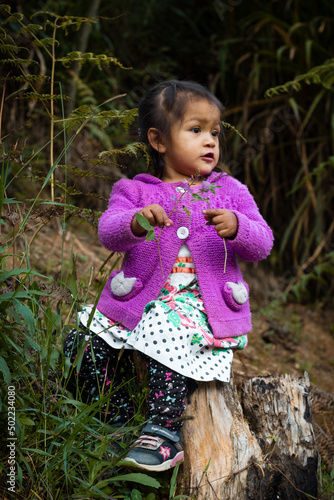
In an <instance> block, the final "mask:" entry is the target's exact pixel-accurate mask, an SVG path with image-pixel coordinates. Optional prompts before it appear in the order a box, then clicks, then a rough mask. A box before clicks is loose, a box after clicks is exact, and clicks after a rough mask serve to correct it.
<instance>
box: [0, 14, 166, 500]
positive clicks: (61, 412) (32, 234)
mask: <svg viewBox="0 0 334 500" xmlns="http://www.w3.org/2000/svg"><path fill="white" fill-rule="evenodd" d="M5 11H6V12H7V13H8V17H7V18H5V20H4V21H3V22H2V24H1V26H0V36H1V37H2V41H4V40H5V41H6V42H7V43H6V44H3V45H2V49H3V52H4V53H5V54H6V57H5V58H4V59H3V61H2V62H3V64H5V65H7V63H8V64H9V65H10V66H11V67H13V68H14V69H12V70H10V71H11V73H10V76H9V77H8V78H6V79H5V80H3V84H4V85H3V93H2V101H1V102H2V104H1V108H0V124H1V126H0V130H2V131H3V130H4V126H7V123H5V121H4V116H5V109H6V108H5V106H6V103H5V100H7V99H14V98H17V97H18V96H20V97H21V94H22V92H23V94H22V97H23V98H24V100H22V99H20V102H27V103H28V105H29V106H30V105H33V106H34V112H35V114H34V115H33V114H32V115H31V118H32V121H33V123H34V124H36V123H38V120H42V122H43V121H44V123H45V124H46V123H48V127H47V128H48V129H50V123H51V125H53V126H56V127H58V131H57V132H56V133H54V130H53V129H52V127H51V137H50V139H49V140H48V142H47V143H46V144H43V145H42V146H40V147H37V148H36V149H37V150H36V151H34V148H35V146H36V144H33V145H27V144H25V145H23V146H19V145H18V142H16V143H15V142H14V144H13V145H12V146H11V147H9V146H7V144H6V141H5V139H6V136H7V141H8V140H9V139H8V138H9V137H10V136H11V132H10V131H9V130H8V128H7V129H5V133H4V134H2V133H0V137H1V140H0V143H1V147H2V150H1V155H0V156H1V160H2V161H1V177H0V212H1V219H0V224H1V226H0V229H1V233H0V234H1V244H0V263H1V270H2V273H1V275H0V289H1V292H0V327H1V337H0V352H1V354H0V408H1V414H0V421H1V429H2V432H3V436H2V437H3V438H4V439H7V438H8V432H10V433H12V434H11V437H13V439H14V437H15V442H14V441H11V442H14V444H15V462H14V463H15V466H12V467H14V470H15V475H16V478H15V484H16V489H15V494H14V491H13V490H9V489H8V484H7V478H8V474H10V472H11V469H10V466H11V463H10V462H9V459H10V458H9V457H10V456H9V455H8V449H7V448H4V449H3V450H2V452H1V459H2V460H1V466H0V467H1V469H0V472H1V475H2V477H3V481H2V485H1V487H0V491H1V493H0V496H1V497H8V496H9V497H10V496H11V493H10V492H11V491H12V493H13V495H14V496H15V498H25V499H33V498H36V497H38V498H43V499H44V498H59V499H60V498H111V497H114V496H115V495H117V497H118V498H125V497H127V496H129V495H131V496H132V497H133V495H134V494H135V493H134V492H136V491H137V492H139V494H140V495H141V496H142V497H143V498H144V496H145V497H147V498H151V499H152V498H155V493H154V492H157V491H158V490H164V489H166V486H163V487H162V486H161V482H160V481H158V480H157V479H155V478H154V477H152V476H150V475H147V474H143V473H137V472H134V473H127V472H126V471H124V470H122V469H120V462H121V460H122V458H123V457H124V456H125V454H126V453H127V450H128V448H129V444H130V442H131V441H132V439H133V435H134V434H138V432H139V430H140V428H141V425H142V422H143V419H144V417H143V415H141V409H142V408H143V407H144V406H145V405H144V400H145V390H143V391H142V390H141V388H140V387H135V388H134V387H133V386H134V384H135V382H134V381H133V380H130V381H129V382H128V383H127V385H128V387H129V390H131V391H135V392H136V393H137V396H136V398H137V400H138V413H137V414H136V415H135V417H134V419H133V422H132V427H131V426H129V427H127V428H126V429H119V428H115V427H114V426H113V425H112V422H111V423H106V422H105V420H104V417H103V414H102V412H101V405H103V404H105V403H106V402H107V401H108V397H109V395H108V394H101V399H100V400H99V401H98V402H95V403H92V404H88V405H86V404H83V403H82V401H81V395H80V392H79V391H78V390H77V391H76V392H73V390H71V391H69V390H68V388H67V385H68V381H69V379H70V376H71V370H70V368H69V362H68V360H67V358H65V357H64V356H63V355H62V344H63V339H64V336H65V335H66V334H67V332H68V331H69V329H70V328H71V327H73V326H75V323H76V321H75V313H76V311H77V310H78V308H79V307H80V305H81V304H82V303H83V302H86V301H87V300H88V299H87V297H88V296H89V295H91V294H93V295H95V296H96V297H98V296H99V293H100V291H101V290H102V288H103V286H104V283H105V281H106V279H107V276H108V275H109V274H110V271H111V269H113V266H114V265H115V264H116V262H117V260H115V258H114V256H113V255H111V256H110V257H109V258H108V259H107V260H106V261H105V262H104V263H103V264H102V266H101V268H100V270H99V272H98V273H97V274H96V275H95V276H94V273H93V269H87V273H86V275H85V279H82V278H79V277H78V275H77V266H76V258H75V256H74V255H72V257H71V262H70V264H69V267H68V268H67V267H66V262H65V259H64V258H62V260H61V262H60V263H59V264H60V266H61V267H60V270H59V271H58V272H54V273H52V274H50V275H47V274H45V273H43V272H38V271H37V270H36V258H34V257H33V251H34V242H35V240H36V238H37V235H38V233H39V232H40V231H42V230H44V229H45V228H46V227H47V225H48V224H51V225H52V224H54V223H57V221H58V222H61V234H62V245H64V241H65V238H66V235H67V231H68V229H69V225H70V224H71V223H72V222H74V221H77V220H78V219H79V220H81V221H84V222H85V223H89V224H91V225H92V226H93V227H96V225H97V220H98V217H99V212H97V211H96V210H92V209H87V208H80V207H78V206H76V205H75V204H73V203H69V202H68V199H69V197H70V196H71V197H73V196H74V195H76V194H78V192H80V191H79V190H76V189H75V185H76V184H75V183H74V186H70V185H68V183H67V178H66V175H65V176H64V181H63V182H61V180H60V179H59V178H58V179H55V178H53V175H54V173H55V172H56V171H59V169H60V168H63V169H64V172H71V171H72V172H73V173H74V176H75V177H78V176H79V177H80V176H81V177H83V178H84V177H85V176H86V175H87V177H88V176H89V174H90V175H91V177H90V179H92V178H95V177H96V178H98V179H101V178H103V179H105V178H107V176H103V175H101V174H96V173H94V172H88V173H87V171H81V170H80V169H78V168H76V167H74V166H73V165H69V164H68V163H65V164H63V166H62V167H61V161H62V160H63V159H65V161H66V159H67V155H68V152H69V148H70V146H71V144H72V143H73V141H74V140H75V138H76V137H78V136H79V135H80V133H82V132H83V130H84V128H85V127H86V126H90V125H92V126H93V125H94V127H95V129H93V128H91V131H93V130H95V132H96V131H97V130H100V131H103V130H104V129H105V127H108V126H109V125H110V123H111V122H114V121H115V119H116V120H118V121H119V122H121V123H122V125H123V126H124V127H125V129H126V128H127V127H128V126H129V125H130V124H131V122H132V120H133V118H134V116H135V113H136V112H135V110H129V109H128V110H121V109H113V108H110V109H107V110H106V111H105V110H101V109H100V107H101V106H102V105H101V106H99V105H98V104H97V101H96V100H95V97H94V96H93V95H90V99H91V101H90V105H89V106H87V105H83V106H82V107H79V108H77V109H76V110H75V111H74V112H73V114H72V115H70V116H69V117H68V118H67V119H66V120H64V111H63V104H64V101H65V100H66V96H65V95H64V94H63V93H62V92H61V93H60V94H59V96H58V94H56V93H54V92H53V91H52V89H53V86H52V85H53V84H54V83H55V77H56V63H58V62H59V61H57V60H56V58H55V57H54V54H53V53H52V52H50V51H49V49H48V47H49V46H52V48H53V49H55V47H56V46H59V44H58V43H57V40H56V38H55V36H56V33H57V30H58V29H63V28H64V29H66V30H69V29H70V27H71V26H75V27H80V25H81V24H82V23H85V22H91V21H90V20H87V19H84V18H83V17H80V19H79V18H74V17H68V16H65V17H62V18H61V17H59V18H58V19H57V21H58V24H56V22H51V21H50V20H49V23H48V24H47V26H51V27H52V28H53V30H54V31H53V32H54V35H55V36H54V37H53V38H52V39H49V40H48V42H46V39H43V43H37V41H38V40H39V39H38V38H36V37H37V35H36V33H37V34H39V35H40V34H42V33H43V35H44V32H43V31H42V27H41V26H40V25H36V26H34V27H33V26H32V25H30V24H25V18H24V16H23V15H21V14H17V13H12V12H11V9H10V8H9V7H5ZM43 15H47V16H50V17H51V18H52V15H51V14H50V13H46V12H44V13H43ZM45 27H46V26H44V28H45ZM20 37H22V45H20V43H19V42H20ZM27 40H28V41H29V43H27ZM23 42H24V43H26V44H27V45H30V49H31V47H38V48H39V49H40V50H42V49H43V50H45V51H46V54H47V55H48V56H49V57H50V60H51V62H52V63H53V65H51V70H50V71H51V72H50V80H51V92H50V93H41V92H40V88H37V87H35V85H37V83H38V82H39V81H40V80H39V79H38V78H37V77H38V76H39V75H37V74H36V75H35V74H27V71H28V68H29V71H32V70H31V69H30V68H32V67H33V66H34V67H35V66H38V64H37V61H35V62H36V64H30V65H29V64H28V63H29V59H28V57H29V51H28V50H26V47H25V46H24V45H23ZM32 50H33V52H34V53H35V50H36V49H32ZM36 53H37V52H36ZM21 55H22V57H21ZM30 55H31V54H30ZM19 56H20V57H19ZM64 57H66V56H64ZM8 61H9V62H8ZM13 61H14V62H15V64H11V63H12V62H13ZM100 61H101V58H100ZM109 62H114V61H111V59H110V60H109ZM101 67H102V66H101ZM20 73H21V74H20ZM34 77H36V78H34ZM47 78H49V77H46V75H44V78H43V79H47ZM22 84H23V87H21V89H18V90H17V89H15V85H22ZM29 88H30V89H32V92H28V89H29ZM59 88H60V89H62V86H61V85H59ZM58 97H59V103H60V107H59V108H57V107H56V106H55V104H56V103H57V102H58ZM111 102H113V99H110V98H109V99H107V102H104V103H103V105H104V106H106V105H109V104H110V103H111ZM4 103H5V104H4ZM57 113H60V116H61V118H59V119H58V118H57ZM68 125H72V127H74V129H75V132H74V133H73V135H71V136H69V137H67V134H66V128H67V126H68ZM23 126H24V125H23ZM27 128H28V129H29V125H26V126H25V129H27ZM68 129H69V130H70V126H68ZM42 137H44V136H42ZM31 139H32V137H30V140H31ZM60 139H61V140H62V142H63V147H62V148H61V147H60V146H59V145H57V148H55V150H53V149H52V148H51V145H52V144H56V142H58V141H59V140H60ZM108 146H110V149H112V155H114V156H117V150H116V148H113V146H112V144H111V143H108ZM126 147H127V148H128V150H129V151H131V152H133V151H135V150H136V148H137V145H135V144H134V145H131V144H129V145H128V146H126ZM47 148H49V153H50V157H49V158H50V163H49V165H51V166H50V167H49V169H48V170H45V168H44V169H43V168H42V167H41V164H40V162H39V159H40V157H41V155H43V154H44V151H45V150H46V149H47ZM123 150H124V148H121V150H120V154H123ZM51 153H52V154H51ZM53 153H55V154H53ZM109 153H110V155H111V152H109V151H108V152H107V153H105V155H104V158H105V157H106V156H107V154H109ZM102 161H103V158H102V157H100V158H98V159H97V160H96V161H95V163H94V162H93V167H92V168H94V167H95V166H96V165H99V164H100V163H99V162H102ZM110 177H111V176H110V175H109V176H108V179H110ZM25 180H28V182H26V186H29V185H30V186H31V185H32V186H33V188H32V190H31V194H32V196H31V198H29V197H28V196H27V191H25V192H24V198H23V199H22V200H19V199H18V198H17V194H20V192H19V191H15V189H14V188H15V186H17V185H20V183H22V181H25ZM52 189H53V190H54V191H55V194H56V196H57V197H55V196H53V197H51V193H52ZM36 193H37V194H36ZM50 197H51V200H50ZM56 200H57V201H56ZM96 300H97V299H96ZM77 362H78V363H79V362H80V357H78V358H77V360H76V362H75V363H77ZM112 390H113V389H112ZM13 415H14V417H13ZM139 489H140V491H139Z"/></svg>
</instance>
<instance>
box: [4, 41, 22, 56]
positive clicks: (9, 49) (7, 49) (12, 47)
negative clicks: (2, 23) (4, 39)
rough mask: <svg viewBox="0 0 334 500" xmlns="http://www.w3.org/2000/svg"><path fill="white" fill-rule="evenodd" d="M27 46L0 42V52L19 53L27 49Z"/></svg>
mask: <svg viewBox="0 0 334 500" xmlns="http://www.w3.org/2000/svg"><path fill="white" fill-rule="evenodd" d="M25 48H26V47H18V46H17V45H12V44H9V43H7V44H3V43H1V44H0V52H9V53H10V52H13V53H14V54H17V53H18V52H19V51H20V50H22V49H25Z"/></svg>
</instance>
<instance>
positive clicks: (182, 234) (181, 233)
mask: <svg viewBox="0 0 334 500" xmlns="http://www.w3.org/2000/svg"><path fill="white" fill-rule="evenodd" d="M176 234H177V237H178V238H180V240H185V239H186V238H188V236H189V229H188V228H187V227H184V226H182V227H179V229H178V230H177V231H176Z"/></svg>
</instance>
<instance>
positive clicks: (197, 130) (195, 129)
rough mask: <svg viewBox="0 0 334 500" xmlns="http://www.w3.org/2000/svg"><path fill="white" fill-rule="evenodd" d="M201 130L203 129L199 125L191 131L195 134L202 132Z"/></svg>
mask: <svg viewBox="0 0 334 500" xmlns="http://www.w3.org/2000/svg"><path fill="white" fill-rule="evenodd" d="M200 131H201V129H200V128H199V127H193V128H192V129H191V132H194V133H195V134H199V133H200Z"/></svg>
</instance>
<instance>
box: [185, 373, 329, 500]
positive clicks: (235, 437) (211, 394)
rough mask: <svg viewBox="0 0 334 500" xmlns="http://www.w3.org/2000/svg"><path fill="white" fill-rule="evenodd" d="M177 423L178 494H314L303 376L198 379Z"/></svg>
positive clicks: (231, 497) (266, 498) (236, 497)
mask: <svg viewBox="0 0 334 500" xmlns="http://www.w3.org/2000/svg"><path fill="white" fill-rule="evenodd" d="M185 416H187V417H190V419H188V420H186V421H185V423H184V426H183V442H184V448H185V461H184V464H183V466H182V467H183V471H182V472H181V473H180V474H179V478H180V483H179V487H178V493H179V494H183V495H188V498H194V499H196V500H204V499H205V500H211V499H214V500H217V499H219V500H244V499H245V500H246V499H247V500H253V499H254V500H260V499H263V500H271V499H280V500H292V499H299V498H300V499H305V498H307V497H306V495H305V493H306V494H308V495H312V496H313V497H316V496H317V474H318V467H319V455H318V452H317V449H316V445H315V438H314V432H313V427H312V411H311V394H310V382H309V378H308V374H307V373H305V375H304V377H302V378H292V377H290V376H289V375H280V376H279V375H277V374H275V375H271V376H267V377H254V378H251V379H246V380H244V381H243V383H242V387H241V391H240V393H239V394H238V392H237V390H236V387H235V384H234V382H233V380H232V381H231V382H230V383H228V384H226V383H221V382H206V383H205V382H202V383H199V385H198V388H197V389H196V390H195V392H194V393H193V394H192V396H191V399H190V404H189V403H188V406H187V410H186V412H185Z"/></svg>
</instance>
